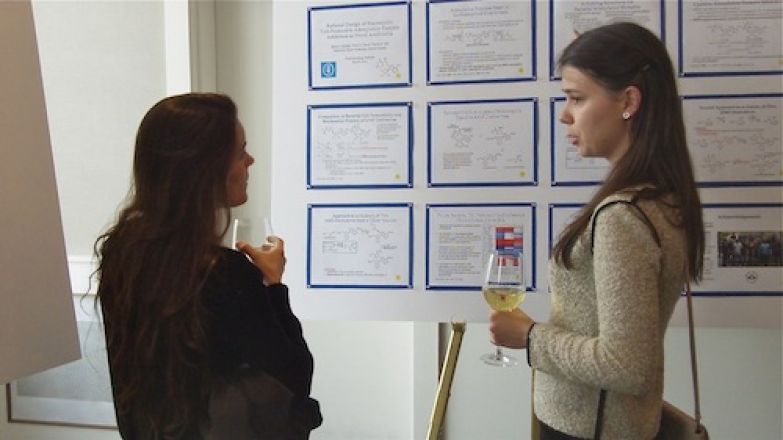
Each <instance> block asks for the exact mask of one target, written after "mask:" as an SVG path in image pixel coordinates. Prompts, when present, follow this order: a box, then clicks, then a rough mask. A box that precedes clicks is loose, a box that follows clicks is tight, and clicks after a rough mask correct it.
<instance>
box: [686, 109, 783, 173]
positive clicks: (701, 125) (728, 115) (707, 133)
mask: <svg viewBox="0 0 783 440" xmlns="http://www.w3.org/2000/svg"><path fill="white" fill-rule="evenodd" d="M682 111H683V119H684V120H685V131H686V137H687V140H688V148H689V149H690V153H691V160H692V162H693V169H694V174H695V177H696V182H697V183H698V184H699V185H700V186H780V185H783V149H782V148H781V143H783V94H751V95H691V96H683V97H682Z"/></svg>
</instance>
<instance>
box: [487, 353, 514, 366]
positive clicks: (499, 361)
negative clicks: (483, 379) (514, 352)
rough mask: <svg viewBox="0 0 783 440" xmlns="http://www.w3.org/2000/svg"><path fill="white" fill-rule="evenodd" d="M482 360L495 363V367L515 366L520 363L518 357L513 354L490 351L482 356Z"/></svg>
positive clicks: (489, 363)
mask: <svg viewBox="0 0 783 440" xmlns="http://www.w3.org/2000/svg"><path fill="white" fill-rule="evenodd" d="M481 360H482V361H484V363H485V364H487V365H493V366H495V367H515V366H517V365H519V362H517V360H516V358H514V357H513V356H507V355H505V354H503V353H488V354H485V355H484V356H481Z"/></svg>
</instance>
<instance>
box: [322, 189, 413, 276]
mask: <svg viewBox="0 0 783 440" xmlns="http://www.w3.org/2000/svg"><path fill="white" fill-rule="evenodd" d="M306 276H307V287H309V288H332V289H340V288H368V289H370V288H371V289H409V288H411V287H412V286H413V205H412V204H410V203H375V204H361V203H356V204H349V203H345V204H310V205H308V208H307V268H306Z"/></svg>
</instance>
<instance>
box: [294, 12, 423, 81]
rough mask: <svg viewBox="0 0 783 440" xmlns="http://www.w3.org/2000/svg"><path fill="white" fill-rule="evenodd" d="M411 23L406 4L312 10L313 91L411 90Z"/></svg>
mask: <svg viewBox="0 0 783 440" xmlns="http://www.w3.org/2000/svg"><path fill="white" fill-rule="evenodd" d="M410 24H411V5H410V3H408V2H394V3H372V4H356V5H341V6H323V7H314V8H310V9H309V11H308V37H309V39H308V43H309V45H308V51H309V52H308V55H309V58H308V60H309V69H310V71H309V80H310V81H309V84H310V88H312V89H329V88H351V87H395V86H409V85H410V84H411V28H410Z"/></svg>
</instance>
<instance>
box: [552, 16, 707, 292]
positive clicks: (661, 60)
mask: <svg viewBox="0 0 783 440" xmlns="http://www.w3.org/2000/svg"><path fill="white" fill-rule="evenodd" d="M558 66H559V68H560V69H562V68H563V67H566V66H568V67H573V68H576V69H578V70H579V71H581V72H582V73H584V74H586V75H588V76H589V77H591V78H592V79H593V80H594V81H596V82H597V83H599V84H601V85H602V86H603V87H605V88H606V89H608V90H611V91H614V92H619V91H621V90H623V89H624V88H626V87H628V86H636V87H637V88H638V89H639V90H640V91H641V95H642V100H641V106H640V107H639V110H638V112H637V113H636V114H635V115H634V118H633V119H632V121H631V145H630V148H629V149H628V151H627V152H626V153H625V154H624V155H623V157H622V158H620V159H619V160H618V161H617V162H616V163H615V164H614V166H613V167H612V170H611V171H610V172H609V174H608V175H607V176H606V180H605V181H604V184H603V185H602V186H601V187H600V188H599V189H598V191H597V192H596V193H595V195H594V196H593V197H592V199H591V200H590V201H589V202H588V203H587V204H586V205H585V206H584V208H582V210H581V211H580V212H579V214H578V215H577V217H576V219H575V220H574V221H573V222H572V223H571V224H569V225H568V226H567V227H566V228H565V230H564V231H563V233H562V234H561V235H560V238H559V239H558V242H557V244H556V245H555V247H554V251H553V255H554V257H555V261H557V262H558V263H561V264H563V265H564V266H565V267H567V268H570V267H571V258H570V252H571V249H572V248H573V246H574V244H575V243H576V241H577V240H578V239H579V237H580V235H581V234H582V233H583V232H584V230H585V228H587V226H588V223H589V222H590V217H591V215H592V212H593V210H594V209H595V208H596V206H598V204H599V203H600V202H601V201H602V200H603V199H604V198H606V197H608V196H610V195H612V194H614V193H616V192H618V191H622V190H624V189H627V188H629V187H633V186H637V185H652V189H650V190H646V191H642V192H640V193H639V197H640V198H644V199H658V198H660V197H661V196H663V195H666V194H672V195H673V196H674V201H675V203H676V204H677V207H678V209H679V214H680V216H679V217H680V221H679V222H678V226H681V227H682V228H683V229H684V231H685V238H686V240H687V258H688V270H689V276H690V278H691V279H692V280H693V281H698V280H700V279H701V275H702V264H703V256H704V225H703V223H702V213H701V202H700V200H699V194H698V191H697V188H696V183H695V181H694V177H693V169H692V165H691V158H690V155H689V153H688V146H687V143H686V140H685V125H684V123H683V120H682V107H681V102H680V98H679V96H678V94H677V83H676V81H675V77H674V68H673V66H672V63H671V60H670V59H669V55H668V53H667V52H666V47H665V46H664V45H663V43H662V42H661V41H660V40H659V39H658V37H656V36H655V35H654V34H653V33H651V32H650V31H648V30H647V29H645V28H643V27H641V26H639V25H636V24H633V23H614V24H610V25H606V26H601V27H598V28H595V29H592V30H590V31H587V32H585V33H584V34H582V35H580V36H579V37H577V38H576V39H575V40H574V41H573V42H571V44H569V45H568V47H566V48H565V50H564V51H563V53H562V55H561V56H560V60H559V62H558Z"/></svg>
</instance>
